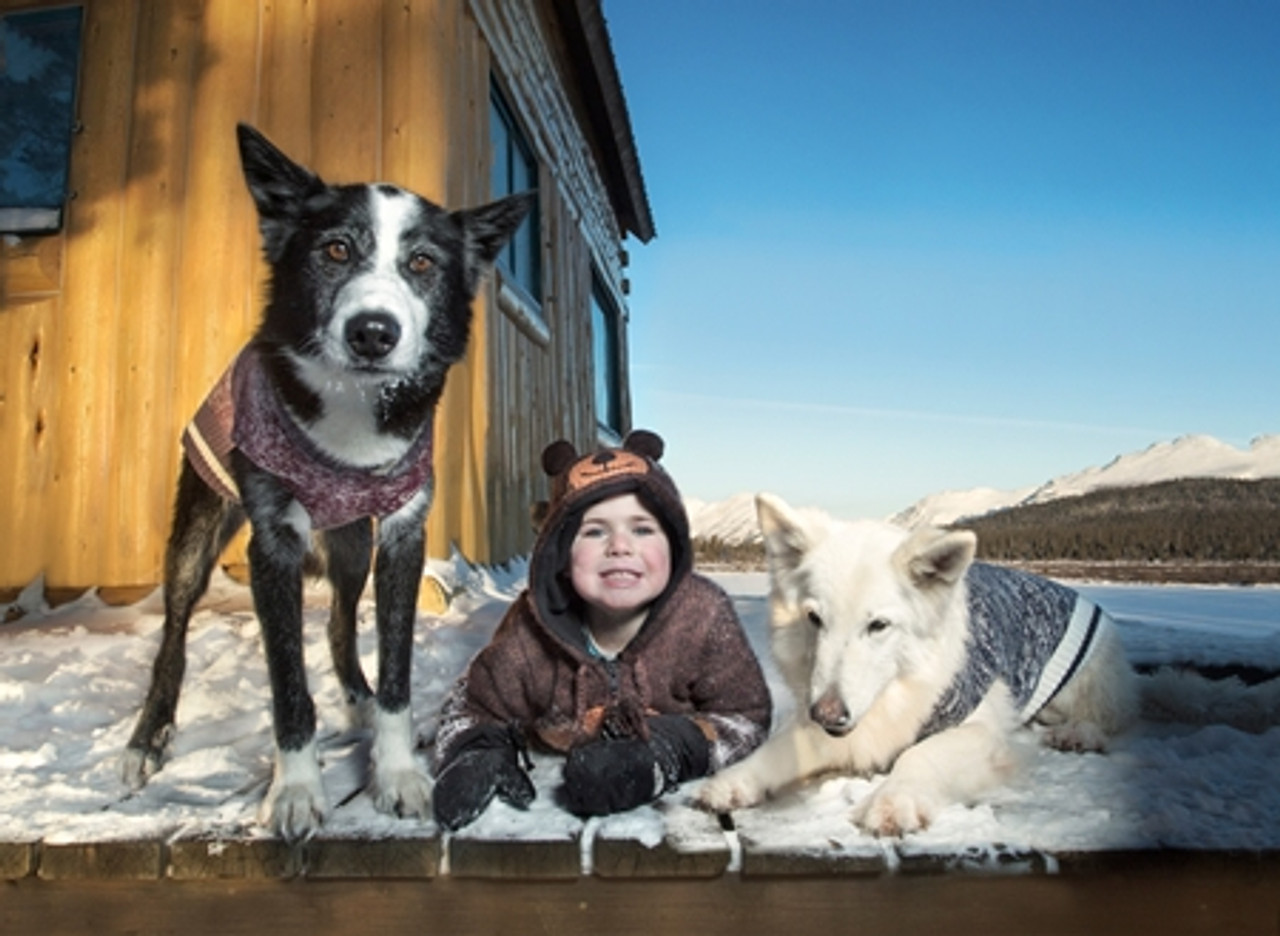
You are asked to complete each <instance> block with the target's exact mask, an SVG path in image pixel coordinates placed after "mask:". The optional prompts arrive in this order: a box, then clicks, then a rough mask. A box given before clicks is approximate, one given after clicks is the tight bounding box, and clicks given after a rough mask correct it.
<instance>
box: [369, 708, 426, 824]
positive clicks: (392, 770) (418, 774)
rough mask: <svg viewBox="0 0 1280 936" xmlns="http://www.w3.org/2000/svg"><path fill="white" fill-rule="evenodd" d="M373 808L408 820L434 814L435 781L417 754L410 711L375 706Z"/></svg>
mask: <svg viewBox="0 0 1280 936" xmlns="http://www.w3.org/2000/svg"><path fill="white" fill-rule="evenodd" d="M372 717H373V726H374V736H373V751H372V752H371V753H372V757H373V805H374V806H375V807H377V809H378V811H379V812H384V813H388V814H389V815H392V816H400V817H401V818H403V819H407V818H409V817H411V816H417V817H419V818H422V819H425V818H427V817H428V816H430V815H431V781H430V780H428V779H427V775H426V773H425V772H424V771H423V770H422V768H421V767H420V766H418V761H417V758H415V757H414V755H413V722H412V719H411V718H410V715H409V710H408V709H407V708H406V709H402V710H401V711H399V712H386V711H383V710H382V709H381V708H379V707H378V706H377V705H375V706H374V707H373V715H372Z"/></svg>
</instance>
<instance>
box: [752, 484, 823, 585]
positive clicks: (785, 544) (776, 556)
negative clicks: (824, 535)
mask: <svg viewBox="0 0 1280 936" xmlns="http://www.w3.org/2000/svg"><path fill="white" fill-rule="evenodd" d="M756 515H757V517H759V519H760V532H761V534H763V536H764V551H765V555H766V556H767V557H768V558H769V565H770V567H772V568H774V569H777V570H779V571H793V570H794V569H795V568H796V567H797V566H799V565H800V562H801V561H802V560H803V559H804V555H805V553H807V552H808V551H809V550H810V549H812V548H813V546H814V538H813V535H812V533H811V531H810V530H809V529H808V528H807V525H806V524H805V522H804V520H803V518H801V517H800V515H799V514H797V513H796V512H795V511H794V510H792V509H791V507H790V506H788V505H787V503H786V502H785V501H784V500H783V499H782V498H780V497H777V496H775V495H773V494H757V495H756Z"/></svg>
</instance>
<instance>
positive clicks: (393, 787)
mask: <svg viewBox="0 0 1280 936" xmlns="http://www.w3.org/2000/svg"><path fill="white" fill-rule="evenodd" d="M373 786H374V789H373V805H374V806H375V807H376V808H377V810H378V811H379V812H383V813H387V814H388V815H391V816H399V817H400V818H401V819H408V818H410V817H416V818H419V819H427V818H429V817H430V816H431V781H430V780H428V779H427V777H426V775H425V774H424V773H423V772H422V771H420V770H417V769H416V768H415V769H409V770H396V771H388V772H387V773H386V775H385V776H384V775H377V776H375V777H374V780H373Z"/></svg>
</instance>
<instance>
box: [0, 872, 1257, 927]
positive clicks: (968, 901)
mask: <svg viewBox="0 0 1280 936" xmlns="http://www.w3.org/2000/svg"><path fill="white" fill-rule="evenodd" d="M1278 871H1280V861H1278V860H1277V858H1276V857H1275V856H1268V857H1259V856H1253V857H1248V856H1225V857H1224V856H1212V855H1199V856H1197V855H1194V854H1181V855H1175V856H1172V860H1168V861H1162V860H1159V859H1156V860H1153V861H1146V862H1144V861H1138V862H1136V863H1134V864H1132V865H1122V866H1119V867H1106V866H1103V867H1094V868H1093V869H1091V870H1089V871H1087V872H1082V873H1073V874H1059V875H1028V876H1017V877H1007V876H991V875H971V874H946V875H940V876H933V875H925V876H920V875H894V874H886V875H879V876H875V877H826V878H804V877H800V878H792V877H786V878H759V879H747V878H743V877H741V876H738V875H732V874H731V875H724V876H721V877H718V878H714V879H712V880H687V881H670V880H663V881H653V880H648V881H637V880H620V879H604V878H583V879H581V880H578V881H575V882H573V883H564V884H560V883H551V882H548V881H545V880H536V881H512V880H479V879H459V878H451V877H438V878H436V879H434V880H432V881H430V882H429V883H423V882H418V881H341V882H337V881H309V880H308V881H261V880H249V881H219V880H205V881H171V880H169V881H160V880H157V881H136V882H128V881H102V880H76V881H69V880H67V881H45V880H40V879H38V878H25V879H23V880H20V881H17V882H14V883H12V884H10V885H7V886H5V887H4V888H0V931H3V932H6V933H9V932H13V933H41V934H47V936H55V934H60V933H77V932H112V933H124V932H145V933H153V932H182V933H184V934H187V933H189V934H199V933H213V932H216V933H220V934H238V933H252V932H261V931H262V928H263V927H264V925H269V926H270V928H271V932H272V934H273V936H290V934H295V933H296V934H302V936H324V934H328V933H335V934H337V933H341V934H349V933H352V932H378V933H397V932H415V933H422V932H435V933H460V932H469V933H503V934H516V933H525V932H550V933H556V934H562V936H574V934H578V933H590V934H593V936H595V934H599V933H606V932H607V933H610V934H628V933H643V934H651V933H659V932H660V933H664V934H676V933H699V934H702V936H713V934H717V933H732V934H734V936H749V934H753V933H779V932H782V933H791V932H796V933H798V932H809V931H826V930H830V931H832V932H841V933H850V932H857V933H889V934H892V933H911V934H917V933H920V932H939V933H959V932H981V933H983V936H1002V934H1010V936H1012V934H1018V936H1025V934H1029V933H1034V934H1046V936H1053V934H1073V936H1074V934H1078V933H1083V932H1087V933H1090V934H1091V936H1108V934H1117V936H1121V934H1123V936H1134V934H1141V933H1159V934H1161V936H1182V934H1187V936H1199V934H1221V933H1232V934H1239V936H1252V934H1270V936H1274V934H1275V932H1276V928H1277V927H1276V924H1277V920H1278V919H1280V874H1278V873H1277V872H1278Z"/></svg>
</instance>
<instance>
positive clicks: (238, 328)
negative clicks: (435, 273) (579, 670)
mask: <svg viewBox="0 0 1280 936" xmlns="http://www.w3.org/2000/svg"><path fill="white" fill-rule="evenodd" d="M39 5H43V4H41V3H37V2H32V0H0V11H10V10H14V9H20V8H27V7H32V6H39ZM84 6H85V10H86V19H85V29H84V40H83V53H82V65H81V77H80V102H79V107H78V114H79V118H80V121H81V123H82V125H83V130H82V132H80V133H79V134H78V135H77V136H76V138H75V141H74V144H73V153H72V167H71V188H72V189H73V191H74V192H75V198H74V200H73V201H72V202H71V203H70V207H69V209H68V212H67V224H66V227H65V230H64V231H63V232H62V233H60V234H58V235H54V236H49V237H42V238H22V239H12V238H10V239H7V240H6V241H5V242H4V244H3V245H0V452H2V453H3V456H0V527H3V529H4V535H0V590H4V591H6V592H12V591H13V590H14V589H17V588H20V587H22V586H24V585H26V584H27V583H29V582H30V581H32V580H33V579H35V578H36V577H37V576H39V575H41V574H43V575H44V577H45V581H46V587H47V588H48V589H49V590H50V591H51V592H58V591H59V590H79V589H83V588H86V587H91V586H104V587H106V588H124V589H128V588H131V587H134V586H139V587H147V586H151V585H153V584H154V583H156V582H157V581H158V579H159V576H160V568H161V559H162V554H163V549H164V540H165V537H166V535H167V528H168V522H169V511H170V502H171V499H172V496H173V490H174V482H175V479H176V474H177V469H178V465H179V459H180V452H179V448H178V444H177V437H178V433H179V432H180V429H181V426H182V425H183V424H184V423H185V421H186V420H187V419H188V418H189V417H190V415H191V414H192V412H194V410H195V408H196V407H197V406H198V404H199V402H200V400H201V399H202V397H203V395H204V393H205V392H206V391H207V389H208V387H209V386H210V385H211V384H212V383H213V381H214V380H215V379H216V378H217V377H218V375H219V374H220V373H221V371H222V370H223V368H224V367H225V366H226V365H227V364H228V363H229V362H230V360H231V359H232V358H233V356H234V355H235V352H236V351H237V349H238V348H239V347H240V345H241V344H242V343H243V342H244V340H245V339H246V338H247V337H248V335H249V334H250V333H251V331H252V329H253V328H254V325H255V323H256V321H257V317H258V309H259V307H260V304H261V301H262V281H263V277H264V269H263V265H262V263H261V260H260V258H259V248H258V237H257V231H256V223H255V217H254V213H253V207H252V203H251V201H250V199H249V197H248V194H247V192H246V191H245V187H244V183H243V180H242V176H241V172H240V166H239V160H238V155H237V152H236V147H235V136H234V126H235V123H236V122H237V121H241V120H244V121H248V122H250V123H253V124H254V125H256V126H257V127H259V129H261V130H262V131H263V132H265V133H266V134H267V135H268V136H269V137H271V138H272V139H273V140H274V141H275V142H276V143H277V144H278V145H279V146H281V147H282V148H283V149H284V150H285V151H286V152H288V153H289V154H290V155H291V156H293V157H294V158H296V159H298V160H299V161H301V162H304V163H306V164H307V165H309V166H311V167H312V168H313V169H315V170H316V171H317V172H319V173H320V174H321V175H322V176H324V177H325V178H327V179H330V180H332V181H339V182H341V181H360V180H366V179H383V180H387V181H391V182H396V183H398V184H401V185H405V186H406V187H409V188H412V189H415V190H416V191H419V192H421V193H422V194H424V195H426V196H427V197H429V198H432V199H434V200H436V201H439V202H442V203H444V204H446V205H449V206H463V205H472V204H476V203H479V202H481V201H484V200H485V199H487V198H488V178H489V173H488V158H489V157H488V153H489V149H488V87H489V80H490V74H491V72H494V73H499V72H501V71H502V70H503V68H524V67H525V66H526V64H527V62H526V61H524V60H526V59H527V58H528V57H529V56H534V57H535V58H536V57H537V56H550V54H551V53H550V51H549V50H550V48H551V44H550V43H549V41H548V40H547V36H546V30H547V29H548V28H549V26H548V22H549V21H548V19H547V13H546V9H545V5H544V4H542V3H540V2H538V0H507V2H504V3H496V2H494V3H488V2H474V3H468V2H466V0H309V2H308V0H256V2H255V0H87V2H85V4H84ZM499 8H501V13H500V15H501V16H503V17H509V16H511V15H515V16H516V17H517V21H516V22H515V23H514V25H513V24H512V23H509V22H508V23H507V24H506V25H505V26H502V27H500V29H499V31H501V30H502V29H509V28H515V29H517V30H524V31H526V32H528V34H527V35H525V36H524V38H523V39H522V40H521V51H520V53H519V55H511V54H508V55H507V56H506V61H502V60H500V59H501V57H500V56H499V57H497V58H495V55H494V53H493V50H492V39H493V33H494V30H495V26H494V23H493V22H488V21H487V22H488V25H487V27H485V28H482V26H481V24H480V22H478V18H479V19H480V20H484V19H485V18H486V17H488V18H489V20H492V18H493V16H494V11H495V10H497V9H499ZM504 41H506V40H504ZM562 75H563V71H562V70H560V69H557V68H556V67H555V66H553V65H552V64H551V63H550V62H549V61H544V62H539V63H537V71H536V73H535V74H534V75H533V76H532V78H530V77H529V76H520V77H519V78H518V79H517V80H516V81H515V82H514V83H513V87H515V89H516V97H517V105H518V107H519V108H520V110H521V113H522V115H523V116H524V119H525V120H526V122H527V123H528V124H529V125H530V126H531V127H532V128H533V132H534V133H535V135H536V136H537V138H538V144H537V146H538V150H539V155H540V156H541V157H542V158H543V159H544V160H545V161H548V163H547V167H546V169H545V170H544V180H545V184H544V192H543V205H542V211H543V218H544V222H545V225H546V230H545V244H544V255H545V257H546V262H547V266H548V277H547V282H548V297H547V301H546V315H547V318H548V324H549V326H550V332H551V336H552V337H551V340H550V342H548V343H545V344H539V343H537V342H534V341H532V340H530V339H529V337H528V336H526V335H524V334H523V333H521V332H520V331H519V330H518V329H516V328H515V327H514V325H512V323H511V322H510V321H509V320H508V319H507V318H506V317H505V316H504V315H502V313H501V312H500V311H498V309H497V303H496V301H494V290H493V287H492V284H489V285H486V286H485V287H484V289H483V290H482V293H481V295H480V296H479V297H478V299H477V304H476V311H477V319H476V328H475V331H474V337H473V345H472V348H471V353H470V354H469V356H468V359H467V361H466V362H465V363H464V364H462V365H459V366H458V367H457V368H456V369H455V370H454V372H453V373H452V374H451V375H450V377H449V382H448V387H447V391H446V396H445V401H444V405H443V409H442V413H441V415H440V419H439V421H438V425H437V452H438V453H439V454H438V462H437V488H436V490H437V501H436V506H435V507H434V508H433V511H432V514H431V517H430V520H429V523H428V535H429V544H430V546H429V548H430V551H431V553H432V554H433V555H437V556H441V555H446V554H447V553H448V550H449V547H450V544H453V543H456V544H457V545H458V546H459V548H460V549H461V550H462V552H463V553H464V554H465V555H467V556H468V557H470V558H472V559H474V560H477V561H485V562H488V561H501V560H505V559H507V558H509V557H511V556H512V555H514V554H516V553H518V552H521V551H523V550H525V549H527V547H528V543H529V526H528V510H529V502H530V500H532V499H534V498H536V497H539V496H544V495H545V484H544V481H543V479H542V478H541V477H540V471H539V470H538V469H537V459H538V455H539V453H540V452H541V449H542V447H543V446H544V445H545V444H546V443H547V442H549V441H551V440H552V439H554V438H556V437H559V436H567V437H570V438H573V439H574V440H575V441H576V442H578V443H579V444H580V445H588V444H593V443H594V432H595V419H594V413H593V412H592V394H591V387H592V381H591V356H590V349H591V342H590V335H589V331H588V330H589V328H590V316H589V311H588V310H589V306H588V304H587V302H588V296H589V289H590V269H591V263H592V258H593V257H595V258H596V260H595V262H596V264H597V266H600V267H603V268H604V269H605V270H606V273H607V275H608V277H609V279H610V281H611V282H614V283H616V282H618V281H619V280H620V275H621V274H620V269H619V268H618V266H617V263H616V257H617V247H618V241H619V239H620V238H619V235H618V233H617V228H616V223H615V222H613V221H612V215H611V214H610V213H609V212H608V210H607V200H606V199H605V197H604V195H603V192H604V188H603V184H602V183H601V182H600V180H599V177H598V175H593V172H594V167H592V166H591V165H589V164H587V165H586V166H585V167H584V166H583V165H582V156H581V154H582V153H584V152H589V147H588V146H587V145H585V143H584V142H583V137H582V130H581V128H580V127H577V126H576V124H575V123H574V118H573V114H572V111H571V109H570V108H569V107H568V104H567V100H568V99H567V97H566V95H565V93H564V89H563V88H561V89H559V90H557V89H556V88H554V87H551V88H549V89H548V88H546V87H543V84H545V82H547V81H553V82H554V80H559V76H562ZM522 81H532V85H531V86H530V87H522V86H521V84H520V82H522ZM531 88H532V90H531ZM548 95H550V98H549V100H552V101H553V102H554V104H553V105H548V104H547V103H546V101H547V100H548V97H547V96H548ZM548 106H550V112H544V111H543V110H541V109H544V108H547V107H548ZM567 154H573V155H572V156H570V155H567ZM570 162H572V163H573V164H572V165H570V164H569V163H570ZM562 163H563V164H562ZM602 206H603V207H602Z"/></svg>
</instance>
